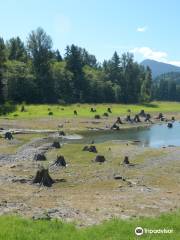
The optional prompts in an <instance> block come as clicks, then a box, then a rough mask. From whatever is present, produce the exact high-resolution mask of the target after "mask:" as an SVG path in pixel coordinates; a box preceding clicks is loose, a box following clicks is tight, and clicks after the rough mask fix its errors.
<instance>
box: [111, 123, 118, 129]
mask: <svg viewBox="0 0 180 240" xmlns="http://www.w3.org/2000/svg"><path fill="white" fill-rule="evenodd" d="M119 129H120V128H119V126H118V125H117V124H116V123H114V124H113V125H112V127H111V130H119Z"/></svg>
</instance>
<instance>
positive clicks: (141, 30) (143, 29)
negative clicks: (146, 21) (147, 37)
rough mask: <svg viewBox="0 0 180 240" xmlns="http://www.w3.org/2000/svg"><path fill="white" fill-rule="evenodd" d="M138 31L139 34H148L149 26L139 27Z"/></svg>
mask: <svg viewBox="0 0 180 240" xmlns="http://www.w3.org/2000/svg"><path fill="white" fill-rule="evenodd" d="M136 30H137V32H146V31H147V26H144V27H138V28H137V29H136Z"/></svg>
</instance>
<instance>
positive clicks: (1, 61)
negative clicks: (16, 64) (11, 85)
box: [0, 38, 6, 104]
mask: <svg viewBox="0 0 180 240" xmlns="http://www.w3.org/2000/svg"><path fill="white" fill-rule="evenodd" d="M5 61H6V47H5V44H4V40H3V38H0V104H1V103H3V101H4V92H3V88H4V72H5Z"/></svg>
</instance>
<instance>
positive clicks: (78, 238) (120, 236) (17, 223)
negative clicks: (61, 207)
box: [0, 212, 180, 240]
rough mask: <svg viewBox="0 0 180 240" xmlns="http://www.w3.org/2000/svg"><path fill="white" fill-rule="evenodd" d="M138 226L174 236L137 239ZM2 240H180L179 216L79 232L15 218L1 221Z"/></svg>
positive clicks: (72, 227) (109, 223)
mask: <svg viewBox="0 0 180 240" xmlns="http://www.w3.org/2000/svg"><path fill="white" fill-rule="evenodd" d="M137 226H141V227H142V228H148V229H164V228H166V229H173V233H172V234H144V235H143V236H141V237H137V236H136V235H135V233H134V229H135V228H136V227H137ZM0 239H1V240H136V239H149V240H150V239H154V240H160V239H163V240H178V239H180V213H179V212H178V213H174V214H166V215H161V216H160V217H158V218H140V219H133V220H126V221H125V220H116V219H114V220H111V221H107V222H104V223H102V224H100V225H97V226H91V227H85V228H77V227H75V225H73V224H67V223H63V222H60V221H57V220H53V221H47V220H41V221H33V220H27V219H22V218H19V217H15V216H13V217H12V216H1V217H0Z"/></svg>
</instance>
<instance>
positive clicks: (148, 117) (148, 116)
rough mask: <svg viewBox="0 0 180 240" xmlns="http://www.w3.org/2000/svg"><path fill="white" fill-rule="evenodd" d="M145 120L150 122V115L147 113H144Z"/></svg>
mask: <svg viewBox="0 0 180 240" xmlns="http://www.w3.org/2000/svg"><path fill="white" fill-rule="evenodd" d="M145 122H151V115H150V114H149V113H147V114H146V118H145Z"/></svg>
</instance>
